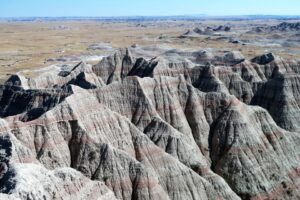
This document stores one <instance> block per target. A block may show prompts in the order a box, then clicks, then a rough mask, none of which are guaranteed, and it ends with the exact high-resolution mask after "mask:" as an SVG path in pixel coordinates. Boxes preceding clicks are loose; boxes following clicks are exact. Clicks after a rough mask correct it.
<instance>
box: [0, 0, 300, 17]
mask: <svg viewBox="0 0 300 200" xmlns="http://www.w3.org/2000/svg"><path fill="white" fill-rule="evenodd" d="M191 14H208V15H253V14H266V15H268V14H272V15H300V0H0V17H29V16H50V17H53V16H136V15H143V16H154V15H191Z"/></svg>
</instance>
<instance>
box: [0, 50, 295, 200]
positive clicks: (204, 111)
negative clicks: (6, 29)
mask: <svg viewBox="0 0 300 200" xmlns="http://www.w3.org/2000/svg"><path fill="white" fill-rule="evenodd" d="M149 55H150V54H149ZM270 57H272V56H270V55H262V56H260V57H257V58H255V59H253V60H251V61H248V60H246V59H245V58H244V57H243V56H242V55H241V54H240V53H239V52H225V53H224V54H221V55H220V54H219V55H217V54H215V53H210V52H209V53H205V51H203V52H200V51H197V52H182V51H179V50H178V51H176V50H172V51H171V50H169V51H167V52H165V53H163V54H161V55H160V56H158V57H155V56H153V58H152V59H148V58H140V57H138V56H137V54H136V53H135V52H134V51H132V52H131V49H125V50H120V51H117V52H116V53H115V54H114V55H112V56H109V57H107V58H104V59H103V60H102V61H101V62H100V63H98V64H97V65H94V66H90V65H86V64H84V63H79V64H77V65H75V66H74V68H72V69H71V70H70V71H64V72H63V73H62V72H55V73H54V72H52V73H47V74H43V75H41V76H39V77H37V78H33V79H26V78H24V77H22V76H20V75H17V76H13V77H11V78H10V79H9V80H8V81H7V82H6V83H5V85H4V86H3V87H2V88H3V89H2V91H3V94H2V95H1V101H0V102H1V103H0V105H1V118H0V136H1V137H0V192H1V193H3V194H1V196H0V197H1V198H2V197H3V198H4V199H14V198H16V199H18V198H19V199H28V198H29V199H149V200H150V199H175V200H177V199H178V200H179V199H209V200H210V199H299V198H300V185H299V178H300V174H299V164H298V163H299V161H300V160H299V154H300V148H299V145H300V135H299V133H298V132H297V131H298V130H299V127H298V126H297V125H298V124H300V123H299V121H298V120H299V119H300V118H299V117H298V114H297V113H300V112H298V109H299V108H298V107H299V105H298V104H297V102H299V101H298V96H299V94H298V93H299V87H298V84H299V83H298V82H299V80H298V79H299V75H298V72H299V70H298V66H299V65H298V63H297V62H296V61H286V60H284V59H281V58H279V57H277V56H273V57H274V58H273V59H269V58H270ZM247 104H251V105H247ZM257 105H258V106H257ZM259 106H260V107H259ZM291 131H293V132H291ZM29 186H30V187H29ZM32 188H34V189H32Z"/></svg>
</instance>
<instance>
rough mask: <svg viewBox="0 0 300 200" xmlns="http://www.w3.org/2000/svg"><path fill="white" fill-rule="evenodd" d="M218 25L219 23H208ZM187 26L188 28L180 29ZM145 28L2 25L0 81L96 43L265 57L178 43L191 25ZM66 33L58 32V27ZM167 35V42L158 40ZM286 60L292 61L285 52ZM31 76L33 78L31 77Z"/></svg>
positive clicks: (216, 44)
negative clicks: (164, 47) (224, 52)
mask: <svg viewBox="0 0 300 200" xmlns="http://www.w3.org/2000/svg"><path fill="white" fill-rule="evenodd" d="M206 23H213V24H218V23H220V22H206ZM180 24H184V25H185V26H184V27H182V26H179V25H180ZM148 25H149V26H147V27H146V28H143V27H137V26H136V24H135V23H102V22H93V21H91V22H25V23H0V27H1V28H0V79H2V80H3V79H5V78H6V77H7V75H8V74H12V73H16V72H17V71H20V70H24V69H37V68H41V67H44V66H45V65H48V63H45V60H47V59H49V58H58V57H61V56H65V55H79V54H81V53H84V52H87V47H88V46H89V45H91V44H95V43H109V44H110V45H111V46H112V47H114V48H122V47H128V46H130V45H132V44H139V45H168V46H170V47H174V48H186V49H195V48H197V49H201V48H214V49H228V50H233V49H234V50H240V51H241V52H242V53H243V54H244V55H246V56H247V57H252V56H254V55H257V54H260V53H263V52H264V51H265V49H264V48H262V47H259V46H242V45H236V44H231V43H229V42H228V41H223V40H218V41H216V40H213V39H207V36H203V37H201V38H197V39H180V40H179V39H178V38H177V37H178V36H179V35H181V34H182V33H183V32H184V31H186V30H187V27H189V26H191V27H192V26H193V23H191V22H180V21H179V22H164V23H157V24H154V23H151V24H148ZM59 26H61V27H66V29H57V27H59ZM160 35H167V36H168V39H166V40H164V39H162V40H160V39H158V38H159V36H160ZM282 56H284V57H289V58H290V57H293V56H292V55H290V54H288V53H286V52H285V51H283V52H282ZM28 75H29V76H30V75H32V74H30V73H29V74H28Z"/></svg>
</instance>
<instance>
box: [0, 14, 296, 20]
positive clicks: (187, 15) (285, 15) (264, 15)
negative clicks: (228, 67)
mask: <svg viewBox="0 0 300 200" xmlns="http://www.w3.org/2000/svg"><path fill="white" fill-rule="evenodd" d="M255 16H262V17H300V14H297V15H295V14H243V15H238V14H236V15H235V14H233V15H210V14H183V15H112V16H100V15H99V16H80V15H74V16H72V15H69V16H63V15H62V16H6V17H0V19H5V18H10V19H11V18H126V17H127V18H129V17H130V18H134V17H202V18H205V17H255Z"/></svg>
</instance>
